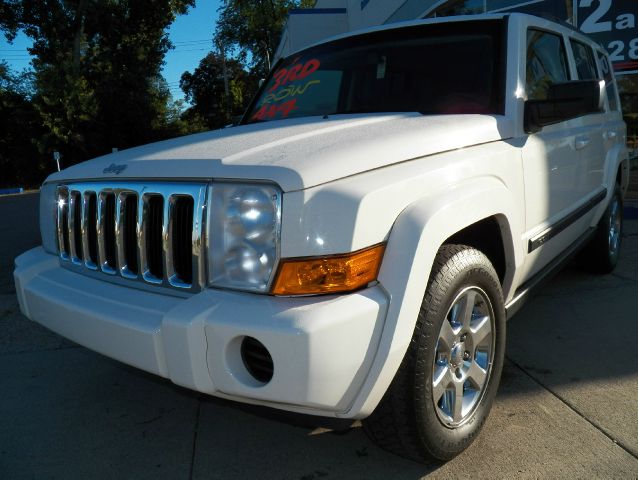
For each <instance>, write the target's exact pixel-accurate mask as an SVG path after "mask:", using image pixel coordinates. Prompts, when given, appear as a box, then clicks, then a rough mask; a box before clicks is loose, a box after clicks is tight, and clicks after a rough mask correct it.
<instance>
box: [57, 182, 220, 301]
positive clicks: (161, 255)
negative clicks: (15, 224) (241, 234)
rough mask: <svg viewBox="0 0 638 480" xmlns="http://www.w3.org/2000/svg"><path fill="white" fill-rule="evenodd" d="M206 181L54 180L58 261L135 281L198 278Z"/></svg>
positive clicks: (187, 285)
mask: <svg viewBox="0 0 638 480" xmlns="http://www.w3.org/2000/svg"><path fill="white" fill-rule="evenodd" d="M207 188H208V186H207V185H205V184H189V183H184V184H182V183H159V182H158V183H153V184H148V183H133V182H122V183H120V184H116V185H113V184H102V183H92V182H87V183H71V184H66V185H60V186H59V187H58V188H57V199H58V211H57V238H58V249H59V253H60V259H61V261H62V265H64V266H65V267H67V268H71V269H76V270H79V271H82V272H85V273H89V274H91V273H96V274H98V275H101V276H102V278H108V279H112V280H116V281H119V280H120V279H124V280H127V281H136V282H138V285H149V286H162V287H169V288H174V289H179V290H182V291H199V290H200V289H201V287H202V286H203V285H204V273H205V266H204V251H203V249H204V242H203V223H204V219H205V207H206V192H207Z"/></svg>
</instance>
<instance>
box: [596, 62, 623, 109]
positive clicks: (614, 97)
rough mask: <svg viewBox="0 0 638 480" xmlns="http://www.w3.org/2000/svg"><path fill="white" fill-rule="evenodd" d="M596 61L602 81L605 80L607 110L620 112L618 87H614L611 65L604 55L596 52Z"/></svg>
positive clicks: (614, 81)
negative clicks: (607, 101)
mask: <svg viewBox="0 0 638 480" xmlns="http://www.w3.org/2000/svg"><path fill="white" fill-rule="evenodd" d="M596 57H597V59H598V65H599V66H600V72H601V73H602V77H603V80H605V91H606V93H607V99H608V100H609V109H610V110H612V111H618V110H620V103H619V102H618V87H617V86H616V79H615V78H614V75H613V72H612V69H611V63H610V61H609V57H608V56H607V54H606V53H604V52H602V51H600V50H598V51H597V52H596Z"/></svg>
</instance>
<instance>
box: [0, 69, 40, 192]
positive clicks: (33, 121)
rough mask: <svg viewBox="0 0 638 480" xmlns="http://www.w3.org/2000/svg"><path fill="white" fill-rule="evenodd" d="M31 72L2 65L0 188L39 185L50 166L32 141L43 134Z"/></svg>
mask: <svg viewBox="0 0 638 480" xmlns="http://www.w3.org/2000/svg"><path fill="white" fill-rule="evenodd" d="M30 81H31V80H30V75H29V73H22V74H19V75H16V74H13V73H12V72H11V70H10V69H9V66H8V65H7V64H6V63H4V62H0V132H2V135H0V172H2V175H0V188H2V187H17V186H32V185H37V184H39V183H40V182H41V181H42V179H43V178H44V177H45V176H46V174H47V173H50V172H51V170H50V168H51V167H52V165H48V167H49V170H47V165H46V162H45V159H44V157H43V156H42V155H41V154H40V152H39V151H38V149H37V147H36V145H35V143H34V142H33V141H32V139H33V138H35V137H37V136H38V135H42V134H43V133H44V129H43V128H42V126H41V123H40V118H39V115H38V113H37V111H36V110H35V108H34V107H33V105H32V103H31V101H30V95H31V93H32V91H31V87H30Z"/></svg>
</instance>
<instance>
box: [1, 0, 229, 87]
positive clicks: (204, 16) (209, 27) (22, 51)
mask: <svg viewBox="0 0 638 480" xmlns="http://www.w3.org/2000/svg"><path fill="white" fill-rule="evenodd" d="M220 4H221V0H198V1H197V2H196V5H195V8H191V9H190V10H189V11H188V13H187V14H186V15H181V16H179V17H177V19H176V20H175V22H173V24H172V25H171V27H170V29H169V31H168V34H169V36H170V39H171V41H172V42H173V44H175V48H174V49H173V50H170V51H169V52H168V53H167V54H166V58H165V62H166V64H165V65H164V68H163V70H162V73H163V74H164V78H166V81H167V82H168V85H169V88H170V89H171V93H172V94H173V97H174V98H175V99H179V98H183V92H182V91H181V90H180V88H179V79H180V77H181V76H182V73H184V72H185V71H187V70H188V71H191V72H192V71H193V70H194V69H195V68H196V67H197V65H198V64H199V61H200V60H201V59H202V57H204V56H205V55H206V54H207V53H208V52H209V51H210V50H211V49H212V40H211V39H212V37H213V33H214V32H215V22H216V21H217V9H218V8H219V5H220ZM30 46H31V41H30V40H29V38H28V37H26V36H25V35H23V34H19V35H18V37H17V38H16V39H15V40H14V42H13V44H9V43H7V41H6V40H5V38H4V35H0V60H6V61H7V62H8V63H9V65H10V66H11V68H12V69H13V70H14V71H18V72H19V71H21V70H23V69H24V68H28V67H29V62H30V56H29V53H28V52H27V48H28V47H30Z"/></svg>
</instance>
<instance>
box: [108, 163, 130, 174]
mask: <svg viewBox="0 0 638 480" xmlns="http://www.w3.org/2000/svg"><path fill="white" fill-rule="evenodd" d="M126 167H127V165H115V164H114V163H112V164H110V165H109V166H108V167H106V168H105V169H104V170H102V173H114V174H115V175H119V174H120V173H122V172H123V171H124V170H126Z"/></svg>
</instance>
